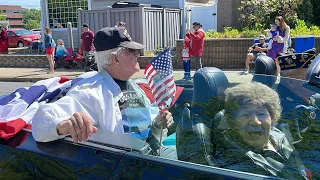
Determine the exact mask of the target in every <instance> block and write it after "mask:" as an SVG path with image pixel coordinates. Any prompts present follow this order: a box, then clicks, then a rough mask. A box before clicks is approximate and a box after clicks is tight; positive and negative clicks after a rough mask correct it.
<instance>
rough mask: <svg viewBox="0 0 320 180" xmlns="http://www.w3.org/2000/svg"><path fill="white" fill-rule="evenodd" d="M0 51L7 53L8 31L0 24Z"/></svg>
mask: <svg viewBox="0 0 320 180" xmlns="http://www.w3.org/2000/svg"><path fill="white" fill-rule="evenodd" d="M0 31H1V33H0V53H1V54H8V47H9V39H8V31H7V30H6V29H5V28H3V27H2V26H1V25H0Z"/></svg>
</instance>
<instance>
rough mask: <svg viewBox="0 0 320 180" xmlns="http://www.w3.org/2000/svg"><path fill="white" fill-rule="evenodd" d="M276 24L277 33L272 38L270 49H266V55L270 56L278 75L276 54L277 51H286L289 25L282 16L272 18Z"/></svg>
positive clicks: (278, 67) (278, 66)
mask: <svg viewBox="0 0 320 180" xmlns="http://www.w3.org/2000/svg"><path fill="white" fill-rule="evenodd" d="M274 22H275V24H276V25H277V30H278V31H279V35H277V36H275V37H274V38H273V39H272V40H273V43H272V46H271V49H269V50H268V56H269V57H271V58H272V59H273V60H274V61H275V63H276V66H277V75H278V76H279V75H280V70H281V68H280V65H279V60H278V57H277V55H278V54H279V53H287V49H288V40H289V39H290V27H289V26H288V25H287V23H286V22H285V20H284V19H283V17H282V16H277V17H276V18H275V20H274Z"/></svg>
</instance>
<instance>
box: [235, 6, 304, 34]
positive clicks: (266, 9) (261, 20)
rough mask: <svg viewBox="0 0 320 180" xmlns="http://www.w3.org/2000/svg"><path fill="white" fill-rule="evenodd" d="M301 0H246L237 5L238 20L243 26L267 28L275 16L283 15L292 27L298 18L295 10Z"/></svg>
mask: <svg viewBox="0 0 320 180" xmlns="http://www.w3.org/2000/svg"><path fill="white" fill-rule="evenodd" d="M301 3H302V0H290V1H279V0H268V1H266V0H246V1H241V5H240V7H239V11H240V21H241V23H242V25H243V26H244V27H249V28H256V29H257V28H268V27H269V24H270V23H274V18H275V17H276V16H283V17H284V18H285V19H286V22H287V23H288V24H289V25H290V26H291V27H294V26H295V24H296V21H297V19H298V16H297V12H296V10H297V9H298V7H299V5H300V4H301Z"/></svg>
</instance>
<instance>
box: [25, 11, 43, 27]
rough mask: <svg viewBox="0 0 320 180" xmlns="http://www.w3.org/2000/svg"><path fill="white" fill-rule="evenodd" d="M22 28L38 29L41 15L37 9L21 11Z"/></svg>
mask: <svg viewBox="0 0 320 180" xmlns="http://www.w3.org/2000/svg"><path fill="white" fill-rule="evenodd" d="M22 18H23V27H24V28H26V29H34V28H40V20H41V13H40V10H38V9H22Z"/></svg>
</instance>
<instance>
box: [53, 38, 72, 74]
mask: <svg viewBox="0 0 320 180" xmlns="http://www.w3.org/2000/svg"><path fill="white" fill-rule="evenodd" d="M66 55H70V53H69V52H68V51H67V49H66V47H65V46H64V42H63V40H62V39H58V45H57V47H56V56H58V60H59V61H60V62H61V64H62V68H64V57H65V56H66Z"/></svg>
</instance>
